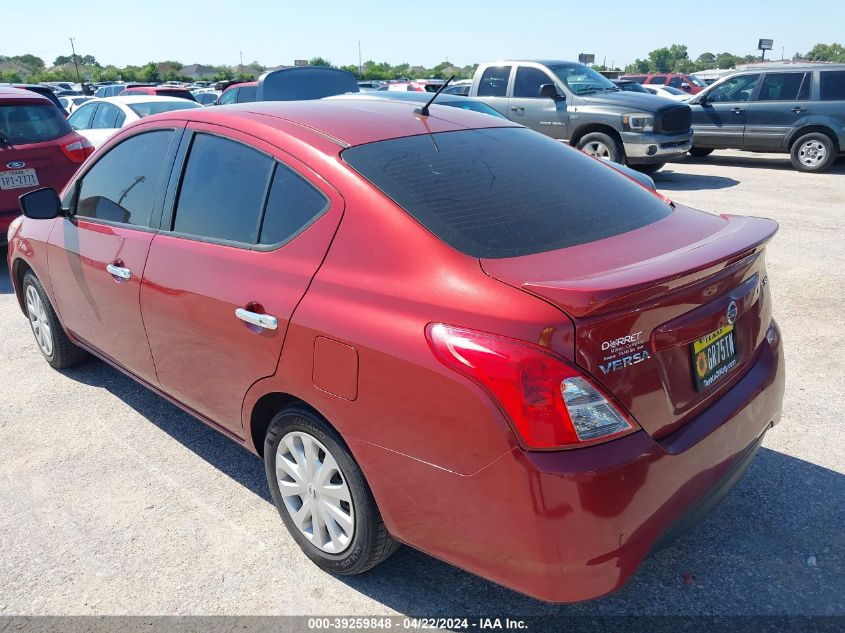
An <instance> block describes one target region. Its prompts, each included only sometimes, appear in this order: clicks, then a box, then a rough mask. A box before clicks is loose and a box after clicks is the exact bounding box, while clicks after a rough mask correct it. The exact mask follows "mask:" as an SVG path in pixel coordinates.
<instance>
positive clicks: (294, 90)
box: [256, 66, 359, 101]
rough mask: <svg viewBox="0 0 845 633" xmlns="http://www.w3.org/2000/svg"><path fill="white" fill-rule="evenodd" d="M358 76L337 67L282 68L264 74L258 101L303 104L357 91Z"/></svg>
mask: <svg viewBox="0 0 845 633" xmlns="http://www.w3.org/2000/svg"><path fill="white" fill-rule="evenodd" d="M358 91H359V88H358V82H357V81H356V80H355V75H353V74H352V73H348V72H346V71H344V70H338V69H336V68H324V67H320V66H312V67H308V68H283V69H281V70H274V71H273V72H269V73H267V74H266V75H264V78H263V79H262V80H261V86H260V89H259V91H258V96H257V97H256V99H260V100H261V101H302V100H306V99H322V98H323V97H330V96H332V95H340V94H344V93H346V92H358Z"/></svg>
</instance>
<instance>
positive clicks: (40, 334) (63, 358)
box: [23, 270, 88, 369]
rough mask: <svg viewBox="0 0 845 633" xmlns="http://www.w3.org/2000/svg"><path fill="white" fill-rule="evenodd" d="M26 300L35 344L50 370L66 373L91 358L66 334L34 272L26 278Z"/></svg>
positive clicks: (28, 272)
mask: <svg viewBox="0 0 845 633" xmlns="http://www.w3.org/2000/svg"><path fill="white" fill-rule="evenodd" d="M23 297H24V305H25V306H26V315H27V316H28V317H29V325H30V327H31V328H32V334H33V335H34V336H35V342H36V343H37V344H38V349H39V350H41V354H42V355H43V356H44V358H45V359H46V360H47V362H48V363H49V364H50V367H52V368H53V369H65V368H66V367H70V366H72V365H76V364H77V363H80V362H82V361H83V360H85V359H86V358H88V352H86V351H85V350H84V349H82V348H81V347H78V346H77V345H75V344H74V343H73V342H71V340H70V339H69V338H68V336H67V334H65V331H64V330H63V329H62V326H61V324H60V323H59V319H58V317H57V316H56V312H55V311H54V310H53V306H52V305H51V304H50V300H49V299H48V298H47V293H46V292H44V286H42V285H41V281H39V279H38V277H36V276H35V273H33V272H32V271H31V270H30V271H27V272H26V274H25V275H24V276H23Z"/></svg>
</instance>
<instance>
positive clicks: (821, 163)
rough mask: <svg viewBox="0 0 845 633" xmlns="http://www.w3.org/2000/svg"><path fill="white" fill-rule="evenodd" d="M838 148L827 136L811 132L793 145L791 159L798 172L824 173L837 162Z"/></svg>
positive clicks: (790, 152)
mask: <svg viewBox="0 0 845 633" xmlns="http://www.w3.org/2000/svg"><path fill="white" fill-rule="evenodd" d="M836 155H837V152H836V148H835V146H834V145H833V141H832V140H831V139H830V137H829V136H828V135H827V134H822V133H821V132H810V133H809V134H805V135H804V136H802V137H801V138H799V139H798V140H797V141H795V142H794V143H793V144H792V148H791V149H790V151H789V158H790V159H791V161H792V166H793V167H795V169H797V170H798V171H808V172H819V171H824V170H825V169H827V168H828V167H830V166H831V165H833V162H834V161H835V160H836Z"/></svg>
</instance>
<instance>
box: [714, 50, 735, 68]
mask: <svg viewBox="0 0 845 633" xmlns="http://www.w3.org/2000/svg"><path fill="white" fill-rule="evenodd" d="M738 61H740V58H739V57H737V56H736V55H732V54H731V53H719V54H718V55H717V56H716V68H722V69H725V68H733V67H734V66H736V64H737V62H738Z"/></svg>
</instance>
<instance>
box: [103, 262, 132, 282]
mask: <svg viewBox="0 0 845 633" xmlns="http://www.w3.org/2000/svg"><path fill="white" fill-rule="evenodd" d="M106 271H107V272H108V273H109V274H110V275H111V276H112V277H117V278H118V279H122V280H123V281H127V280H129V279H130V278H131V277H132V271H131V270H129V269H128V268H124V267H123V266H118V265H117V264H106Z"/></svg>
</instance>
